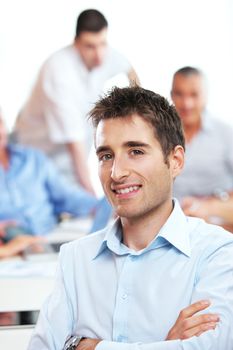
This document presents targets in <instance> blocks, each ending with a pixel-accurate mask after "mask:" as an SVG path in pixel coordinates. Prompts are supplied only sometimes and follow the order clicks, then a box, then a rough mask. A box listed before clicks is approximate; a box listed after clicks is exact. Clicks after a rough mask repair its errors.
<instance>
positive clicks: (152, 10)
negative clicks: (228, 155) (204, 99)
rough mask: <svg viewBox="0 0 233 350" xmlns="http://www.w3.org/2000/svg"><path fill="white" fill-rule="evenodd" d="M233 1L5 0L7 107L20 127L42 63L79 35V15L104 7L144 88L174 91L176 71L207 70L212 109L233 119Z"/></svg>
mask: <svg viewBox="0 0 233 350" xmlns="http://www.w3.org/2000/svg"><path fill="white" fill-rule="evenodd" d="M232 3H233V2H232V0H204V1H203V0H193V1H190V0H144V1H136V0H135V1H133V0H94V1H91V0H40V1H38V0H20V1H18V0H1V2H0V105H2V107H3V110H4V112H5V116H6V118H7V123H8V126H12V124H13V121H14V118H15V117H16V115H17V112H18V110H19V109H20V107H21V106H22V104H23V101H24V100H25V99H26V97H27V95H28V93H29V90H30V87H31V85H32V83H33V81H34V79H35V76H36V74H37V71H38V69H39V67H40V65H41V63H42V62H43V61H44V60H45V59H46V58H47V56H48V55H49V54H50V53H51V52H53V51H54V50H56V49H59V48H60V47H62V46H63V45H66V44H68V43H69V42H71V41H72V39H73V35H74V28H75V21H76V17H77V14H78V13H79V12H80V11H82V10H83V9H85V8H90V7H94V8H98V9H99V10H100V11H102V12H103V13H104V14H105V15H106V17H107V19H108V20H109V23H110V28H109V41H110V42H111V44H112V46H114V47H116V48H118V49H120V50H121V51H122V52H124V53H125V54H126V55H127V56H128V57H129V59H130V60H131V61H132V63H133V65H134V66H135V68H136V70H137V71H138V73H139V76H140V78H141V82H142V84H143V86H144V87H147V88H150V89H152V90H155V91H156V92H159V93H161V94H163V95H165V96H167V97H169V91H170V84H171V77H172V74H173V72H174V71H175V70H176V69H178V68H180V67H182V66H184V65H194V66H198V67H199V68H201V69H202V70H203V71H204V72H205V73H206V75H207V77H208V80H209V108H210V110H211V111H212V112H213V113H215V114H216V115H217V116H218V117H220V118H223V119H225V120H227V121H229V122H230V123H232V124H233V107H232V103H231V100H232V82H233V64H232V63H233V48H232V43H233V24H232V23H233V4H232Z"/></svg>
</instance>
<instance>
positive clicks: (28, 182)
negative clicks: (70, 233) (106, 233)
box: [0, 118, 111, 240]
mask: <svg viewBox="0 0 233 350" xmlns="http://www.w3.org/2000/svg"><path fill="white" fill-rule="evenodd" d="M32 132H33V131H32ZM0 188H1V191H0V192H1V201H0V223H1V231H2V236H4V234H5V240H9V239H11V238H13V236H16V235H19V234H23V233H27V234H31V235H44V234H46V233H48V232H49V231H51V230H52V229H53V228H54V226H55V225H56V224H57V222H58V218H59V215H60V214H62V213H64V212H65V213H69V214H71V215H73V216H85V215H90V214H94V213H95V212H96V213H97V214H98V218H99V221H98V222H95V226H96V227H97V228H101V227H103V226H104V225H105V224H106V221H107V218H108V217H109V215H110V212H111V209H110V207H109V205H108V204H107V202H106V200H105V199H103V200H98V199H97V198H95V197H94V196H93V195H91V194H90V193H88V192H86V191H85V190H83V189H80V188H78V187H74V186H72V187H71V186H69V185H68V184H67V183H66V182H65V181H64V180H63V178H62V177H61V176H60V174H59V173H58V172H57V170H56V168H55V167H54V165H53V164H52V163H51V162H50V161H49V160H48V158H47V157H46V156H44V155H43V154H42V153H40V152H39V151H36V150H34V149H29V148H25V147H22V146H18V145H11V144H8V138H7V132H6V129H5V125H4V122H3V120H2V118H0ZM103 208H104V214H105V215H104V217H103V215H100V214H101V213H100V211H101V209H102V210H103ZM101 220H102V222H101ZM3 231H4V233H3Z"/></svg>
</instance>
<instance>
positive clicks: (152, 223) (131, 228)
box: [121, 200, 173, 251]
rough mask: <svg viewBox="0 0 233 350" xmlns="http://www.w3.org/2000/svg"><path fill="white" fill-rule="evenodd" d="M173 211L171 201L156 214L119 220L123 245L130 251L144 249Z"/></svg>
mask: <svg viewBox="0 0 233 350" xmlns="http://www.w3.org/2000/svg"><path fill="white" fill-rule="evenodd" d="M172 209H173V205H172V201H171V200H170V203H166V204H165V207H163V208H158V209H157V212H156V213H154V212H152V213H148V214H145V215H144V216H141V217H138V218H135V217H134V218H132V219H131V218H121V224H122V230H123V243H124V244H125V245H126V246H127V247H129V248H130V249H133V250H136V251H139V250H142V249H144V248H146V247H147V246H148V245H149V244H150V243H151V241H153V239H154V238H155V237H156V236H157V234H158V233H159V231H160V229H161V227H162V226H163V225H164V224H165V222H166V221H167V219H168V217H169V216H170V214H171V212H172Z"/></svg>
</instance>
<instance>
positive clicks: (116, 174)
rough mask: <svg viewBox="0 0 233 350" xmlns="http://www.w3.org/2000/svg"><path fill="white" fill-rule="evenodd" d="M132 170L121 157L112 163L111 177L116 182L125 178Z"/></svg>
mask: <svg viewBox="0 0 233 350" xmlns="http://www.w3.org/2000/svg"><path fill="white" fill-rule="evenodd" d="M129 174H130V170H129V168H128V166H127V162H125V161H124V160H122V159H121V160H120V159H116V158H115V159H114V162H113V164H112V169H111V178H112V179H113V181H115V182H121V181H122V180H124V179H125V178H126V177H127V176H129Z"/></svg>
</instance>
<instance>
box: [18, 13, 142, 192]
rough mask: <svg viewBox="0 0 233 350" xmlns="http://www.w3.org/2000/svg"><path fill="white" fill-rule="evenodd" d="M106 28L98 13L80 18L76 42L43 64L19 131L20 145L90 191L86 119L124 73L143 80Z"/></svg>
mask: <svg viewBox="0 0 233 350" xmlns="http://www.w3.org/2000/svg"><path fill="white" fill-rule="evenodd" d="M107 28H108V23H107V20H106V19H105V17H104V16H103V15H102V13H100V12H99V11H97V10H93V9H91V10H86V11H83V12H82V13H81V14H80V15H79V17H78V20H77V27H76V35H75V39H74V42H73V44H72V45H70V46H67V47H65V48H63V49H61V50H59V51H58V52H56V53H54V54H53V55H52V56H51V57H50V58H49V59H48V60H47V61H46V62H45V63H44V65H43V66H42V69H41V71H40V73H39V77H38V79H37V81H36V84H35V86H34V89H33V91H32V94H31V96H30V98H29V100H28V101H27V103H26V105H25V106H24V108H23V109H22V111H21V112H20V116H19V118H18V120H17V123H16V128H15V131H16V136H17V138H18V141H19V142H20V143H23V144H27V145H31V146H35V147H38V148H39V149H41V150H42V151H44V152H45V153H46V154H47V155H48V156H49V157H51V158H52V159H53V160H54V161H55V162H56V164H57V166H58V167H59V169H60V171H61V172H63V174H64V175H65V176H66V177H67V178H68V179H69V180H71V181H72V182H74V183H75V182H76V181H78V183H79V184H80V185H81V186H82V187H84V188H85V189H86V190H88V191H90V192H94V190H93V189H92V185H91V181H90V176H89V171H88V167H87V156H88V152H89V150H90V146H91V145H92V139H93V137H92V133H91V128H90V126H89V125H88V123H87V120H86V115H87V113H88V112H89V110H90V109H91V108H92V106H93V103H94V102H95V101H96V100H97V99H98V97H99V95H100V93H101V92H102V89H103V87H104V83H105V82H106V81H107V80H108V79H110V78H112V77H113V76H115V75H117V74H119V73H125V74H126V75H127V76H128V78H129V80H137V79H138V78H137V76H136V73H135V72H134V70H133V68H132V66H131V65H130V63H129V62H128V60H127V59H126V58H125V57H124V56H122V55H121V54H120V53H118V52H117V51H115V50H113V49H112V48H111V47H109V46H108V44H107ZM32 130H33V132H32Z"/></svg>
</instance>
